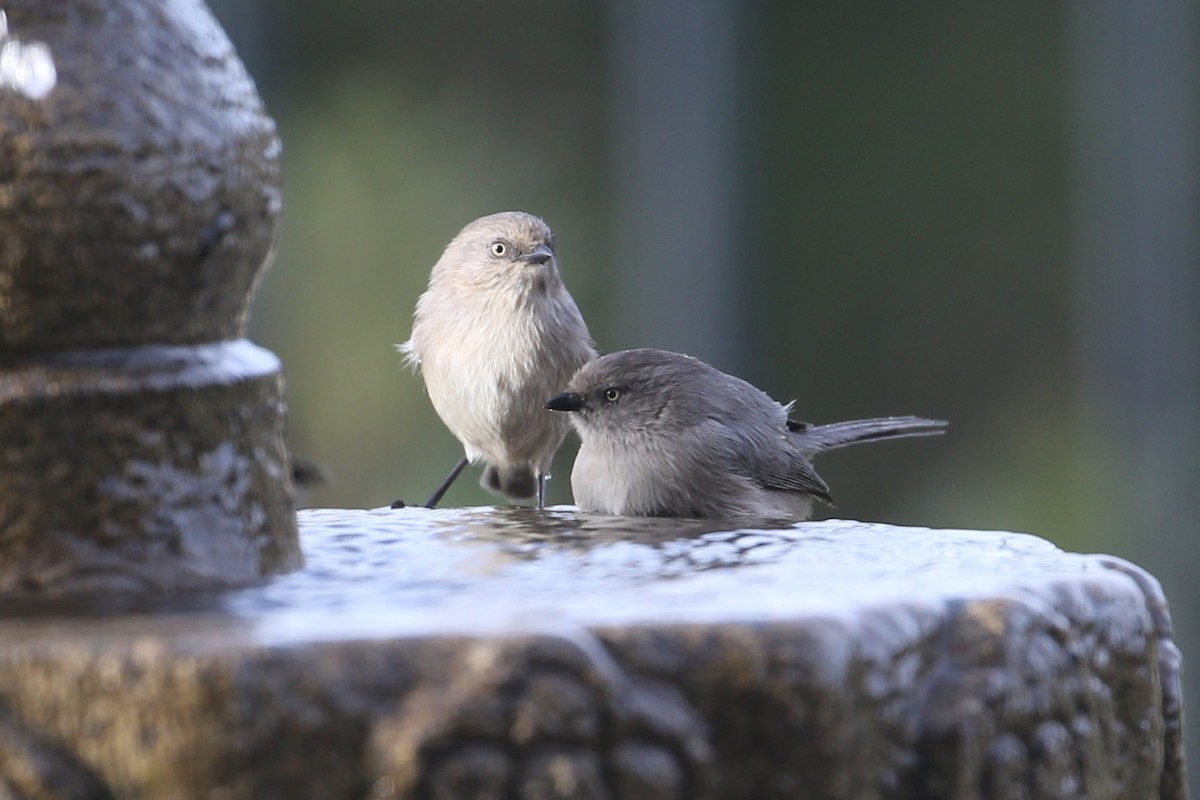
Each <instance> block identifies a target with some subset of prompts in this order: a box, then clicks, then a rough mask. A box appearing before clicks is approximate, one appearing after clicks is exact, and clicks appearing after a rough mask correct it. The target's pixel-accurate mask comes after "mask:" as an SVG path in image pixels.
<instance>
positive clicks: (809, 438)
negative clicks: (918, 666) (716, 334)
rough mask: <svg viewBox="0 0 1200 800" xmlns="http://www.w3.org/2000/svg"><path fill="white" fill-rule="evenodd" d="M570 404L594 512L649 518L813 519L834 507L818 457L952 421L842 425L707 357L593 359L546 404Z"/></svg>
mask: <svg viewBox="0 0 1200 800" xmlns="http://www.w3.org/2000/svg"><path fill="white" fill-rule="evenodd" d="M546 408H549V409H551V410H553V411H569V412H573V413H572V414H571V419H572V422H574V424H575V427H576V429H577V430H578V431H579V436H580V438H581V439H582V440H583V444H582V446H581V447H580V449H579V455H578V456H577V457H576V459H575V468H574V470H573V471H572V473H571V488H572V490H573V491H574V493H575V502H576V504H577V505H578V506H579V507H580V508H581V509H583V510H584V511H595V512H599V513H603V514H622V515H627V516H645V517H698V518H722V517H767V518H782V519H791V520H802V519H807V518H808V516H809V514H810V513H811V511H812V502H813V498H814V497H816V498H820V499H821V500H824V501H825V502H828V503H832V499H831V497H830V495H829V487H828V486H826V485H825V481H823V480H821V476H819V475H817V473H816V471H815V470H814V469H813V466H812V463H811V461H810V459H811V458H812V457H813V456H814V455H816V454H817V453H820V452H823V451H825V450H833V449H835V448H838V447H844V446H846V445H850V444H856V443H858V442H868V441H875V440H877V439H895V438H900V437H905V436H930V435H934V434H940V433H942V432H943V429H944V428H945V427H946V423H945V422H942V421H940V420H931V419H921V418H918V417H886V418H883V419H865V420H857V421H854V422H837V423H834V424H831V425H810V424H808V423H805V422H795V421H793V420H791V419H789V418H788V414H789V412H790V411H791V408H792V404H791V403H789V404H787V405H786V406H785V405H780V404H779V403H777V402H775V401H774V400H772V399H771V398H770V397H769V396H767V394H766V393H764V392H762V391H760V390H759V389H757V388H755V387H754V386H752V385H751V384H749V383H747V382H746V381H743V380H741V379H740V378H735V377H733V376H732V375H726V374H725V373H724V372H721V371H720V370H718V369H716V368H715V367H712V366H710V365H708V364H706V363H704V362H703V361H700V360H699V359H695V358H691V357H690V356H685V355H680V354H679V353H670V352H666V351H663V350H649V349H644V350H625V351H622V352H619V353H612V354H610V355H606V356H603V357H601V358H598V359H596V360H595V361H592V362H590V363H588V364H586V365H584V366H583V368H582V369H580V370H579V372H577V373H576V374H575V376H574V377H573V378H572V379H571V381H570V383H569V384H567V391H565V392H563V393H562V394H559V395H557V396H556V397H554V398H552V399H551V400H549V401H548V402H547V403H546Z"/></svg>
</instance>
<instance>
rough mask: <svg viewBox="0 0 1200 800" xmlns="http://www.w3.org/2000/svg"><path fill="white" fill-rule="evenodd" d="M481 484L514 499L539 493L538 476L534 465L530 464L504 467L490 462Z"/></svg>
mask: <svg viewBox="0 0 1200 800" xmlns="http://www.w3.org/2000/svg"><path fill="white" fill-rule="evenodd" d="M479 485H480V486H482V487H483V488H485V489H487V490H488V491H490V492H495V493H497V494H502V495H504V496H505V497H510V498H512V499H513V500H527V499H529V498H530V497H533V496H534V495H535V494H536V493H537V476H536V475H535V474H534V472H533V467H531V466H529V465H528V464H519V465H517V466H515V467H505V468H504V469H498V468H497V467H495V466H493V465H491V464H488V465H487V467H485V468H484V470H483V478H482V479H481V480H480V481H479Z"/></svg>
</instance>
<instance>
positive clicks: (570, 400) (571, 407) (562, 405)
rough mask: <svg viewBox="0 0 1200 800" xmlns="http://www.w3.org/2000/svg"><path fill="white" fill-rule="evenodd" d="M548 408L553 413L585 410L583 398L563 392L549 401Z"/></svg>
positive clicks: (547, 402)
mask: <svg viewBox="0 0 1200 800" xmlns="http://www.w3.org/2000/svg"><path fill="white" fill-rule="evenodd" d="M546 408H548V409H550V410H551V411H578V410H579V409H581V408H583V398H582V397H580V396H579V395H577V394H575V393H574V392H563V393H562V394H560V395H558V396H557V397H551V398H550V399H549V400H547V401H546Z"/></svg>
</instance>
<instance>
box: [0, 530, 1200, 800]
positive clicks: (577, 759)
mask: <svg viewBox="0 0 1200 800" xmlns="http://www.w3.org/2000/svg"><path fill="white" fill-rule="evenodd" d="M299 523H300V532H301V541H302V545H303V549H304V552H305V556H306V559H307V566H306V567H305V568H304V569H303V570H301V571H299V572H295V573H292V574H290V575H286V576H282V577H279V578H276V579H273V580H271V581H270V582H267V583H263V584H261V585H258V586H254V587H251V588H246V589H241V590H235V591H226V592H219V593H207V594H187V595H172V596H158V597H155V598H152V599H146V598H144V597H143V598H137V599H135V598H124V599H122V598H114V597H112V596H107V597H105V598H103V599H101V598H96V597H90V598H88V597H83V598H79V597H77V598H70V599H63V600H58V601H55V604H53V605H47V604H46V602H39V603H38V604H37V607H36V608H35V607H33V606H32V605H31V604H28V603H22V602H19V601H16V600H10V601H8V602H7V603H6V604H5V617H4V619H3V620H2V621H0V636H2V637H3V641H4V642H5V647H4V648H3V649H2V650H0V695H2V696H3V698H4V700H5V705H6V709H5V710H4V712H3V714H2V715H0V722H3V723H4V725H5V726H6V730H7V732H3V731H0V766H2V765H3V763H4V761H3V753H4V752H5V751H4V744H3V743H4V742H5V741H9V742H16V743H17V744H15V745H13V744H10V745H9V746H8V751H9V752H10V756H9V761H10V762H12V760H13V758H16V759H17V762H15V763H20V764H23V765H25V767H23V768H24V769H25V771H26V772H30V773H32V774H35V775H42V776H43V777H42V778H40V780H44V781H49V780H50V779H51V778H50V777H47V776H55V775H67V776H72V777H71V780H74V781H77V782H79V785H80V786H85V787H92V788H94V789H96V791H105V792H110V793H112V794H114V795H116V796H121V797H154V798H160V797H162V798H169V797H202V796H207V797H220V798H235V797H236V798H241V797H246V798H252V797H253V798H263V797H276V796H279V797H313V798H317V797H321V798H330V797H365V796H381V797H387V796H396V797H431V798H443V797H444V798H451V797H480V798H485V797H531V798H532V797H539V798H540V797H631V798H633V797H639V798H640V797H646V798H658V797H662V798H668V797H672V798H674V797H679V798H684V797H688V798H690V797H722V798H737V797H746V798H750V797H754V798H760V797H761V798H767V797H793V796H796V793H797V792H801V791H802V792H804V793H805V794H804V796H805V797H811V798H858V797H865V798H870V797H880V798H883V797H887V798H892V797H897V798H900V797H904V798H907V797H913V798H917V797H964V798H966V797H977V796H996V797H1007V796H1013V797H1017V796H1030V797H1041V796H1046V797H1051V796H1054V797H1058V796H1063V797H1070V796H1087V797H1138V798H1142V797H1145V798H1152V797H1164V798H1176V797H1179V798H1181V797H1184V796H1185V795H1184V789H1183V785H1184V784H1183V773H1184V769H1183V761H1182V747H1181V742H1180V732H1179V731H1180V728H1179V724H1180V716H1181V712H1180V696H1179V656H1178V651H1177V650H1176V649H1175V647H1174V644H1173V643H1172V641H1171V632H1170V621H1169V617H1168V615H1167V611H1166V604H1165V600H1164V599H1163V597H1162V594H1161V591H1160V589H1159V587H1158V585H1157V583H1156V582H1155V581H1154V580H1153V578H1151V577H1150V576H1148V575H1147V574H1146V573H1144V572H1142V571H1141V570H1140V569H1138V568H1137V567H1135V566H1133V565H1131V564H1128V563H1127V562H1123V561H1121V560H1119V559H1115V558H1112V557H1108V556H1092V555H1079V554H1074V553H1067V552H1063V551H1062V550H1060V549H1058V548H1056V547H1055V546H1054V545H1052V544H1050V543H1049V542H1046V541H1044V540H1042V539H1039V538H1037V537H1034V536H1030V535H1027V534H1019V533H1007V532H998V531H996V532H992V531H965V530H930V529H925V528H901V527H893V526H886V525H876V524H868V523H862V522H850V521H839V520H830V521H825V522H810V523H799V524H795V525H787V526H780V525H762V526H752V527H746V528H738V529H732V528H730V527H729V526H728V525H727V524H726V525H722V524H720V523H710V522H698V521H685V520H632V519H625V518H613V517H602V516H592V515H586V514H581V513H578V512H576V511H574V510H572V509H569V508H553V509H549V510H547V511H544V512H539V511H536V510H533V509H525V508H469V509H456V510H427V509H415V508H408V509H399V510H391V509H379V510H361V511H359V510H308V511H302V512H300V514H299ZM11 753H16V754H17V755H16V756H12V755H11ZM22 759H23V760H22ZM39 765H40V766H39ZM47 765H49V766H47ZM39 770H40V771H39ZM8 772H11V769H10V770H8V771H3V770H0V775H7V774H8ZM1039 786H1041V787H1043V788H1044V787H1058V789H1056V790H1055V791H1058V793H1057V794H1053V793H1049V794H1042V793H1039V792H1038V791H1037V787H1039ZM1006 787H1007V788H1006ZM1015 787H1025V788H1024V789H1023V790H1024V791H1026V792H1027V794H1026V795H1022V794H1003V793H1002V791H1010V790H1011V791H1017V788H1015ZM1059 790H1061V791H1059ZM1047 791H1049V790H1047ZM979 792H985V794H979ZM79 796H89V797H90V796H94V795H88V794H81V795H79Z"/></svg>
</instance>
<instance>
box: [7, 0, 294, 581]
mask: <svg viewBox="0 0 1200 800" xmlns="http://www.w3.org/2000/svg"><path fill="white" fill-rule="evenodd" d="M2 8H3V11H4V12H5V15H6V25H5V26H3V30H2V31H0V33H2V34H3V35H0V48H3V52H4V56H5V58H4V59H0V592H14V591H26V592H28V591H36V592H39V593H43V594H47V593H59V592H78V591H86V590H89V589H95V588H101V587H107V588H109V589H120V590H127V589H136V590H145V589H150V590H161V589H179V588H185V587H195V586H212V585H228V584H238V583H246V582H248V581H250V580H254V579H257V578H259V577H261V576H262V575H264V574H270V573H274V572H279V571H281V570H286V569H290V568H294V567H296V566H298V565H299V564H300V563H301V557H300V551H299V547H298V544H297V539H296V530H295V521H294V517H293V514H292V501H291V483H290V478H289V474H288V463H287V454H286V452H285V450H284V447H283V441H282V433H283V413H284V406H283V399H282V381H281V377H280V367H279V363H278V361H277V360H276V359H275V358H274V357H273V356H271V355H270V354H269V353H266V352H265V351H262V350H259V349H258V348H255V347H254V346H253V345H250V344H249V343H247V342H244V341H240V340H241V337H242V336H243V335H244V334H245V327H246V310H247V308H248V306H249V303H250V299H251V297H252V294H253V291H254V288H255V287H256V285H257V283H258V281H259V279H260V277H261V274H262V271H263V269H264V267H265V266H266V263H267V261H268V259H269V255H270V252H271V249H272V247H273V244H274V241H275V236H276V231H277V227H278V220H279V215H280V210H281V202H280V193H279V156H280V145H279V140H278V137H277V136H276V133H275V126H274V123H272V121H271V120H270V118H269V117H267V116H266V114H265V113H264V112H263V108H262V103H261V101H260V100H259V98H258V95H257V93H256V92H255V89H254V85H253V83H252V82H251V81H250V79H249V77H248V76H247V75H246V72H245V70H244V69H243V67H242V65H241V63H240V62H239V61H238V59H237V56H236V54H235V53H234V52H233V48H232V47H231V46H230V44H229V41H228V39H227V38H226V37H225V35H224V33H223V32H222V31H221V29H220V28H219V27H218V26H217V24H216V22H215V20H213V18H212V16H211V15H210V14H209V12H208V10H207V9H206V8H205V7H204V5H203V4H202V3H201V2H199V0H167V1H166V2H163V1H162V0H56V1H55V2H45V1H44V0H5V2H4V3H3V5H2Z"/></svg>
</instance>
